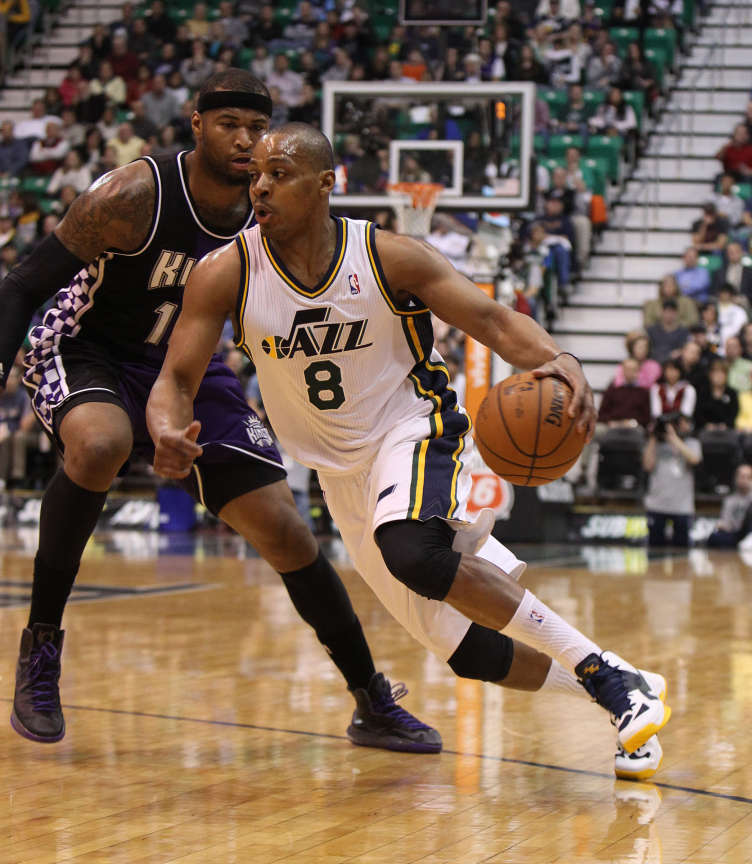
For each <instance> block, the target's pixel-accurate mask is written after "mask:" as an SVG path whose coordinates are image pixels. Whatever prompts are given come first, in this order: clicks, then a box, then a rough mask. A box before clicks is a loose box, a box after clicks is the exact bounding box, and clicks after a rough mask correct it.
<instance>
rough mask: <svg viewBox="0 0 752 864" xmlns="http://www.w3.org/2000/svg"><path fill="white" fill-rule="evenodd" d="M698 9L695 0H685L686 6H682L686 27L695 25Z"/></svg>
mask: <svg viewBox="0 0 752 864" xmlns="http://www.w3.org/2000/svg"><path fill="white" fill-rule="evenodd" d="M696 11H697V5H696V3H695V0H684V7H683V8H682V23H683V24H684V26H685V27H694V26H695V13H696Z"/></svg>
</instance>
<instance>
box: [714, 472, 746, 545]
mask: <svg viewBox="0 0 752 864" xmlns="http://www.w3.org/2000/svg"><path fill="white" fill-rule="evenodd" d="M750 532H752V465H747V464H746V463H744V464H742V465H740V466H739V467H738V468H737V469H736V474H735V475H734V491H733V492H732V493H731V494H730V495H726V497H725V498H724V499H723V503H722V504H721V515H720V516H719V518H718V522H716V525H715V528H714V529H713V533H712V534H711V535H710V536H709V537H708V546H710V547H711V548H716V549H723V548H726V549H728V548H731V547H733V546H736V545H737V543H739V542H740V541H741V540H743V539H744V538H745V537H746V536H747V535H748V534H750Z"/></svg>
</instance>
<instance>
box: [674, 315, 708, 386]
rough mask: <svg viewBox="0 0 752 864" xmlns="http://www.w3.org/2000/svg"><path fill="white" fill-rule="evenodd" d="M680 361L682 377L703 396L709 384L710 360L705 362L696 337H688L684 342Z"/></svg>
mask: <svg viewBox="0 0 752 864" xmlns="http://www.w3.org/2000/svg"><path fill="white" fill-rule="evenodd" d="M690 332H691V331H690ZM678 362H679V366H680V367H681V377H682V378H683V379H684V380H685V381H688V382H689V383H690V384H691V385H692V386H693V387H694V388H695V391H696V392H697V393H698V398H702V395H701V394H702V393H703V392H704V391H705V390H706V389H707V386H708V370H709V368H710V361H708V363H707V364H706V363H705V362H704V359H703V356H702V348H701V347H700V344H699V343H698V342H697V341H696V340H695V339H688V340H687V341H686V342H685V343H684V345H683V346H682V349H681V353H680V354H679V358H678Z"/></svg>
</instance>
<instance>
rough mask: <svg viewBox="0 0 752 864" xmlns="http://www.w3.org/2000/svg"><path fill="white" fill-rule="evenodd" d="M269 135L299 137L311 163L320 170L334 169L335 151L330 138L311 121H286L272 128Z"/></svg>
mask: <svg viewBox="0 0 752 864" xmlns="http://www.w3.org/2000/svg"><path fill="white" fill-rule="evenodd" d="M268 134H269V135H287V136H289V137H290V138H296V139H298V140H299V141H300V142H301V143H302V145H303V150H304V152H305V154H306V155H307V156H308V158H309V160H310V162H311V164H312V165H313V166H314V168H316V169H317V170H318V171H334V151H333V150H332V145H331V143H330V141H329V139H328V138H327V137H326V135H324V133H323V132H321V131H320V130H319V129H317V128H316V127H315V126H311V125H310V124H309V123H285V124H284V125H282V126H278V127H277V128H276V129H272V130H271V131H270V132H269V133H268Z"/></svg>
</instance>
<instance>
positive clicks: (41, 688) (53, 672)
mask: <svg viewBox="0 0 752 864" xmlns="http://www.w3.org/2000/svg"><path fill="white" fill-rule="evenodd" d="M59 674H60V652H59V651H58V649H57V648H56V647H55V646H54V645H53V643H52V642H43V643H42V645H40V647H39V649H38V650H37V651H32V653H31V663H30V664H29V683H30V684H31V704H32V707H33V708H34V710H35V711H55V710H56V709H57V708H58V707H59V706H60V693H59V691H58V687H57V679H58V675H59Z"/></svg>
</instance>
